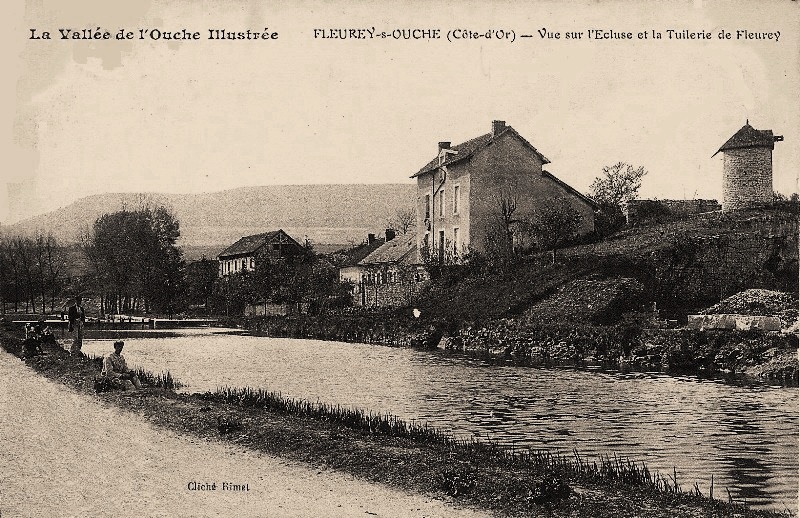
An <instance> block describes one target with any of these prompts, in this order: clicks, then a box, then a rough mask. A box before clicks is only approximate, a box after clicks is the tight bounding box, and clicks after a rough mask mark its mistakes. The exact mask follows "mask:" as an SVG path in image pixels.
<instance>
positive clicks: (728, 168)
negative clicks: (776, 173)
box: [714, 121, 783, 211]
mask: <svg viewBox="0 0 800 518" xmlns="http://www.w3.org/2000/svg"><path fill="white" fill-rule="evenodd" d="M782 140H783V137H782V136H780V135H773V134H772V130H757V129H755V128H753V127H752V126H751V125H750V123H749V121H748V122H747V123H746V124H745V125H744V126H742V129H740V130H739V131H737V132H736V133H735V134H734V135H733V136H732V137H731V138H729V139H728V141H727V142H725V144H723V145H722V147H721V148H719V150H718V151H717V153H719V152H720V151H721V152H722V155H723V171H722V210H723V211H729V210H738V209H747V208H752V207H758V206H761V205H764V204H766V203H770V202H771V201H772V150H773V149H774V148H775V142H780V141H782ZM717 153H714V155H716V154H717Z"/></svg>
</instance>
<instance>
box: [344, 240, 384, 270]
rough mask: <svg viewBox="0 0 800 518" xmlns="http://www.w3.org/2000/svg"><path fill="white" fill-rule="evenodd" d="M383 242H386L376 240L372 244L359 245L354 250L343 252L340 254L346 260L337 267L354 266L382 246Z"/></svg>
mask: <svg viewBox="0 0 800 518" xmlns="http://www.w3.org/2000/svg"><path fill="white" fill-rule="evenodd" d="M385 242H386V240H385V239H381V238H378V239H376V240H375V241H373V242H372V243H369V244H367V243H361V244H360V245H358V246H357V247H355V248H351V249H350V250H345V251H343V252H341V254H342V255H344V256H346V257H347V259H346V260H345V261H344V262H343V263H342V264H341V265H340V266H339V267H340V268H345V267H347V266H355V265H356V264H358V263H360V262H361V261H362V260H363V259H364V258H365V257H367V256H368V255H369V254H371V253H372V252H374V251H375V250H377V249H378V248H379V247H381V246H383V244H384V243H385ZM337 253H339V252H337Z"/></svg>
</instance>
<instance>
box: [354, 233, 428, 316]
mask: <svg viewBox="0 0 800 518" xmlns="http://www.w3.org/2000/svg"><path fill="white" fill-rule="evenodd" d="M339 279H340V280H341V281H343V282H350V283H352V284H353V304H355V305H356V306H378V307H397V306H404V305H408V304H410V303H411V302H413V300H414V297H416V296H417V295H419V293H420V291H421V290H422V288H424V287H425V285H426V283H427V281H428V280H429V276H428V273H427V271H426V270H425V267H424V266H423V265H422V264H421V261H420V257H419V251H418V249H417V244H416V235H415V234H413V233H410V232H409V233H407V234H403V235H401V236H399V237H395V235H394V232H391V231H387V235H386V242H385V243H383V244H382V245H381V246H379V247H378V248H376V249H375V250H374V251H373V252H372V253H370V254H369V255H367V256H366V257H364V258H363V259H361V260H360V261H358V263H356V264H355V265H351V266H346V267H344V268H342V269H340V270H339Z"/></svg>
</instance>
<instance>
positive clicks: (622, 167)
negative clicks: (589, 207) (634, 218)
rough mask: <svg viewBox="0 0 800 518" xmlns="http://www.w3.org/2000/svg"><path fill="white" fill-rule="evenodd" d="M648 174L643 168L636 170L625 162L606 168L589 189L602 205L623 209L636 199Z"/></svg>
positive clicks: (595, 199)
mask: <svg viewBox="0 0 800 518" xmlns="http://www.w3.org/2000/svg"><path fill="white" fill-rule="evenodd" d="M646 174H647V171H646V170H645V168H644V167H643V166H639V167H637V168H634V167H633V166H632V165H630V164H626V163H625V162H617V163H616V164H614V165H611V166H605V167H604V168H603V176H599V177H597V178H595V180H594V182H592V185H591V186H590V187H589V189H590V191H591V196H592V198H593V199H594V201H596V202H597V203H598V204H600V205H610V206H613V207H622V204H623V203H625V202H628V201H630V200H632V199H634V198H636V195H637V194H638V193H639V188H641V186H642V177H644V175H646Z"/></svg>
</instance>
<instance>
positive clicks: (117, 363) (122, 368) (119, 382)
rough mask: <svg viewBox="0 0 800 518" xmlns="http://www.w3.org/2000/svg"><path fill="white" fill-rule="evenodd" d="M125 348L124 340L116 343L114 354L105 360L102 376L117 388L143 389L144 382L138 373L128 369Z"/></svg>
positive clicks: (109, 354) (107, 356)
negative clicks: (123, 353) (140, 379)
mask: <svg viewBox="0 0 800 518" xmlns="http://www.w3.org/2000/svg"><path fill="white" fill-rule="evenodd" d="M124 346H125V342H123V341H122V340H119V341H116V342H114V352H113V353H108V354H107V355H106V357H105V358H103V372H102V373H101V374H102V375H103V376H105V377H106V378H107V379H108V380H110V381H111V383H112V384H113V385H114V386H115V387H117V388H121V389H123V390H129V389H131V388H133V387H135V388H137V389H140V388H142V382H141V381H139V377H138V376H137V375H136V373H134V372H133V371H132V370H130V369H129V368H128V365H127V363H125V357H124V356H122V348H123V347H124Z"/></svg>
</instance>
